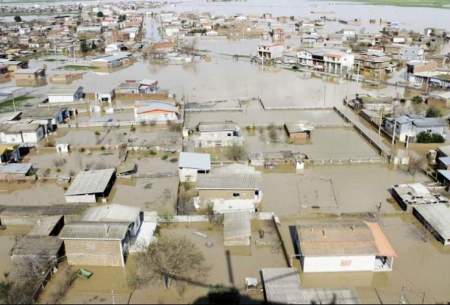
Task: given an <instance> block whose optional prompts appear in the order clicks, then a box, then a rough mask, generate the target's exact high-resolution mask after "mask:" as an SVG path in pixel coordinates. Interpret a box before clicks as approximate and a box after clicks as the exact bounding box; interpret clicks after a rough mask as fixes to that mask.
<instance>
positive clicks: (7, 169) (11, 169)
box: [0, 163, 33, 180]
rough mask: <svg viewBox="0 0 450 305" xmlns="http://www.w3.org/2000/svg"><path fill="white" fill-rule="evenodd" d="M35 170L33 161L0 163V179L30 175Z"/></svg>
mask: <svg viewBox="0 0 450 305" xmlns="http://www.w3.org/2000/svg"><path fill="white" fill-rule="evenodd" d="M32 170H33V166H32V164H31V163H9V164H4V165H0V180H7V179H8V178H18V177H25V176H28V175H29V174H30V173H31V172H32Z"/></svg>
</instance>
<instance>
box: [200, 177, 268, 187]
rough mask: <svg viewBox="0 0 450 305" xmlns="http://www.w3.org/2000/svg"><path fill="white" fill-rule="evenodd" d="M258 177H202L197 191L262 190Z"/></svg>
mask: <svg viewBox="0 0 450 305" xmlns="http://www.w3.org/2000/svg"><path fill="white" fill-rule="evenodd" d="M259 178H260V177H259V176H257V175H247V174H242V175H240V174H236V175H217V174H210V175H207V176H206V175H201V176H199V177H198V180H197V189H203V190H204V189H213V190H214V189H216V190H224V189H231V190H256V189H260V187H261V181H260V179H259Z"/></svg>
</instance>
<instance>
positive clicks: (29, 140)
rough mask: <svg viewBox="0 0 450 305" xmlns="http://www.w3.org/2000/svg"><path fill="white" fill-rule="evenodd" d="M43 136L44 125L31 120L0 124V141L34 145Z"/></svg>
mask: <svg viewBox="0 0 450 305" xmlns="http://www.w3.org/2000/svg"><path fill="white" fill-rule="evenodd" d="M44 137H45V129H44V126H43V125H41V124H39V123H37V122H34V121H33V120H22V121H18V122H15V121H14V122H9V123H5V124H1V125H0V143H5V144H23V145H24V146H35V145H36V144H38V143H39V142H40V141H41V140H42V139H43V138H44Z"/></svg>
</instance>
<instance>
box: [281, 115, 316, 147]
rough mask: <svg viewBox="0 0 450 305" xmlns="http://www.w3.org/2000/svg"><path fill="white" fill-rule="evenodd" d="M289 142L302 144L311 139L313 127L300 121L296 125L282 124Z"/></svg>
mask: <svg viewBox="0 0 450 305" xmlns="http://www.w3.org/2000/svg"><path fill="white" fill-rule="evenodd" d="M284 128H285V129H286V132H287V135H288V137H289V140H290V141H292V142H293V143H294V144H304V143H305V142H307V141H308V140H310V139H311V132H312V131H313V130H314V127H313V126H312V125H310V124H309V123H308V122H304V121H300V122H296V123H286V124H284Z"/></svg>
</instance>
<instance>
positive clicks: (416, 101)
mask: <svg viewBox="0 0 450 305" xmlns="http://www.w3.org/2000/svg"><path fill="white" fill-rule="evenodd" d="M411 101H412V102H413V103H414V104H422V102H423V98H422V97H421V96H419V95H416V96H415V97H413V98H412V99H411Z"/></svg>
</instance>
